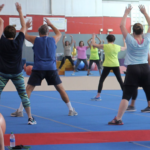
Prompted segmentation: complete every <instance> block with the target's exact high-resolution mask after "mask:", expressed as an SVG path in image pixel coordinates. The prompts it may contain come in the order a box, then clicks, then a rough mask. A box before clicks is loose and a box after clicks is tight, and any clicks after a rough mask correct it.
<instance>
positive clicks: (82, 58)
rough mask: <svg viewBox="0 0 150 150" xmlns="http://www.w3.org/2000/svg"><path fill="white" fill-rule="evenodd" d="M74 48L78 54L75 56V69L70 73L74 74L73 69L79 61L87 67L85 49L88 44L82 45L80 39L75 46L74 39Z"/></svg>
mask: <svg viewBox="0 0 150 150" xmlns="http://www.w3.org/2000/svg"><path fill="white" fill-rule="evenodd" d="M74 48H76V50H77V52H78V56H77V63H76V65H75V70H74V72H73V73H72V75H75V71H77V68H78V66H79V64H80V62H81V61H83V62H84V64H85V66H86V68H87V69H88V63H87V56H86V51H87V49H88V48H89V46H84V42H83V41H80V42H79V46H77V47H76V42H75V41H74Z"/></svg>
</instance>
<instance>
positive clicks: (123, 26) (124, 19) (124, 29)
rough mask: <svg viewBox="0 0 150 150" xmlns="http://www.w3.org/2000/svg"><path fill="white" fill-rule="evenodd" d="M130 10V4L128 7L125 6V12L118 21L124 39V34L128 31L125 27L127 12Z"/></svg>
mask: <svg viewBox="0 0 150 150" xmlns="http://www.w3.org/2000/svg"><path fill="white" fill-rule="evenodd" d="M131 10H132V7H131V6H129V7H128V8H126V10H125V13H124V15H123V18H122V20H121V23H120V29H121V32H122V34H123V37H124V38H125V39H126V36H127V34H128V31H127V29H126V20H127V16H128V14H129V13H130V11H131Z"/></svg>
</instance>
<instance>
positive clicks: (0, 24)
mask: <svg viewBox="0 0 150 150" xmlns="http://www.w3.org/2000/svg"><path fill="white" fill-rule="evenodd" d="M3 7H4V4H2V5H0V12H1V11H2V9H3ZM3 30H4V20H3V19H2V18H0V38H1V36H2V34H3Z"/></svg>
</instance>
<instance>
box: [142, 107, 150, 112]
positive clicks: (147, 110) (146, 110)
mask: <svg viewBox="0 0 150 150" xmlns="http://www.w3.org/2000/svg"><path fill="white" fill-rule="evenodd" d="M141 112H150V107H146V108H145V109H143V110H141Z"/></svg>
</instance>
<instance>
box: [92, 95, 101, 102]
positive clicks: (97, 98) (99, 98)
mask: <svg viewBox="0 0 150 150" xmlns="http://www.w3.org/2000/svg"><path fill="white" fill-rule="evenodd" d="M91 100H92V101H101V100H102V98H101V96H99V97H94V98H91Z"/></svg>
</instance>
